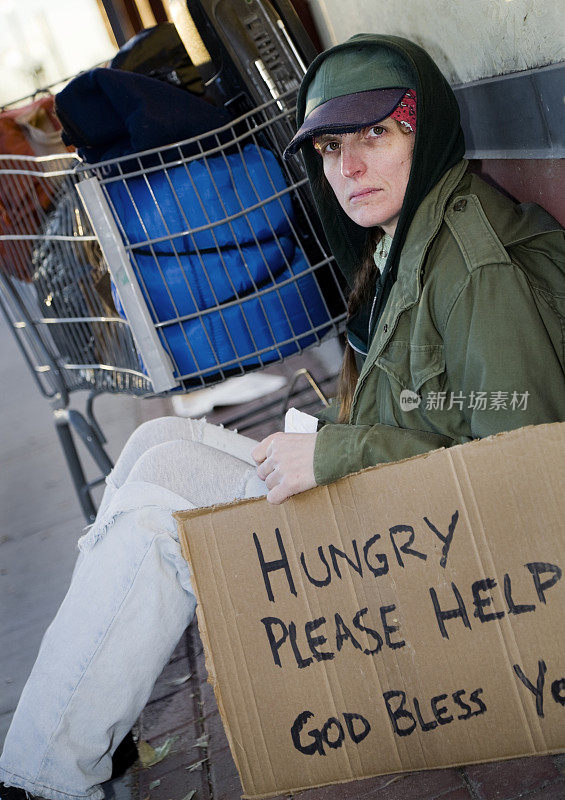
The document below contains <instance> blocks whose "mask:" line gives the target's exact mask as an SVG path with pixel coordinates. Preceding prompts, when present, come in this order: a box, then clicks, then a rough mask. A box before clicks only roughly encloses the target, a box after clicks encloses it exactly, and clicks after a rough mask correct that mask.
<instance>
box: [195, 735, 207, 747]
mask: <svg viewBox="0 0 565 800" xmlns="http://www.w3.org/2000/svg"><path fill="white" fill-rule="evenodd" d="M209 738H210V737H209V735H208V734H207V733H203V734H202V736H200V737H199V738H198V739H197V740H196V742H195V744H194V745H193V747H208V739H209Z"/></svg>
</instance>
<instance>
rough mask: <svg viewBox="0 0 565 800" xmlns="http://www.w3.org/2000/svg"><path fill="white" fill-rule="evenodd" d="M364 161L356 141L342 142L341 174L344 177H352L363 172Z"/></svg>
mask: <svg viewBox="0 0 565 800" xmlns="http://www.w3.org/2000/svg"><path fill="white" fill-rule="evenodd" d="M365 169H366V167H365V162H364V160H363V158H362V154H361V152H360V151H359V148H358V147H356V143H354V142H352V143H349V142H347V144H345V143H343V144H342V147H341V174H342V175H343V176H344V177H345V178H353V177H356V176H357V175H362V174H363V173H364V172H365Z"/></svg>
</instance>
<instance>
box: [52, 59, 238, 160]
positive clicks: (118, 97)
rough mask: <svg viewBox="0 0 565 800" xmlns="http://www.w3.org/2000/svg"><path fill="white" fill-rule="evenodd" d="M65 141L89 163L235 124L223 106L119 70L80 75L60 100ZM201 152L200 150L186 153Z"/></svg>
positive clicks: (57, 103) (97, 70) (58, 103)
mask: <svg viewBox="0 0 565 800" xmlns="http://www.w3.org/2000/svg"><path fill="white" fill-rule="evenodd" d="M55 106H56V109H57V114H58V116H59V119H60V120H61V124H62V126H63V139H64V141H65V142H66V143H67V144H72V145H74V146H75V147H76V148H77V150H78V152H79V155H80V156H81V157H82V158H83V159H84V160H85V161H87V162H89V163H91V164H92V163H95V162H98V161H106V160H107V159H111V158H118V157H119V156H124V155H129V154H131V153H137V152H140V151H143V150H149V149H151V148H154V147H164V146H165V145H168V144H173V143H174V142H178V141H181V140H183V139H190V138H192V137H193V136H200V135H201V134H204V133H207V132H208V131H211V130H214V129H215V128H219V127H221V126H223V125H226V124H228V123H229V122H230V121H231V117H230V115H229V114H228V113H227V111H225V110H224V109H223V108H216V107H215V106H212V105H210V103H207V102H206V101H205V100H202V99H201V98H200V97H196V96H195V95H193V94H191V93H190V92H187V91H185V90H183V89H178V88H177V87H176V86H171V85H170V84H168V83H165V82H163V81H159V80H157V79H155V78H149V77H147V76H146V75H140V74H137V73H134V72H124V71H123V70H119V69H93V70H91V71H90V72H84V73H82V74H81V75H78V76H77V77H76V78H74V80H72V81H71V82H70V83H69V84H67V86H66V87H65V88H64V89H63V90H62V91H61V92H59V94H58V95H57V96H56V98H55ZM191 149H192V150H193V152H198V149H197V148H196V146H194V147H193V148H187V149H184V150H183V153H184V154H185V155H191V152H190V150H191Z"/></svg>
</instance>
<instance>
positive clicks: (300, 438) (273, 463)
mask: <svg viewBox="0 0 565 800" xmlns="http://www.w3.org/2000/svg"><path fill="white" fill-rule="evenodd" d="M316 435H317V434H315V433H274V434H271V436H267V438H266V439H263V441H262V442H259V444H258V445H257V446H256V447H255V448H254V449H253V451H252V456H253V458H254V459H255V460H256V461H257V463H258V464H259V466H258V467H257V475H258V476H259V478H261V480H263V481H265V485H266V486H267V489H268V490H269V492H268V494H267V500H268V501H269V502H271V503H282V502H283V500H286V499H287V498H288V497H291V495H293V494H298V492H304V491H306V490H307V489H311V488H313V487H314V486H316V480H315V478H314V447H315V445H316Z"/></svg>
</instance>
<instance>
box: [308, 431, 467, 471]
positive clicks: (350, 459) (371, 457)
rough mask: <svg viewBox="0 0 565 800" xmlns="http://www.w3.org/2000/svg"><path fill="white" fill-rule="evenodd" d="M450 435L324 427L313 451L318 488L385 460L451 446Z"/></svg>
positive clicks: (394, 459) (319, 433)
mask: <svg viewBox="0 0 565 800" xmlns="http://www.w3.org/2000/svg"><path fill="white" fill-rule="evenodd" d="M454 443H455V442H454V441H453V439H452V438H450V437H449V436H442V435H440V434H435V433H428V432H426V431H418V430H411V429H410V428H397V427H396V426H394V425H383V424H378V425H332V424H327V425H324V427H323V428H321V429H320V430H319V431H318V437H317V439H316V448H315V450H314V477H315V478H316V483H317V484H318V485H319V486H321V485H323V484H326V483H332V482H333V481H337V479H338V478H342V477H343V476H344V475H350V474H351V473H352V472H358V471H359V470H360V469H364V468H365V467H373V466H375V465H376V464H382V463H385V462H387V461H401V460H402V459H403V458H410V457H411V456H417V455H420V454H421V453H427V452H428V451H430V450H436V449H437V448H438V447H449V446H450V445H452V444H454Z"/></svg>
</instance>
